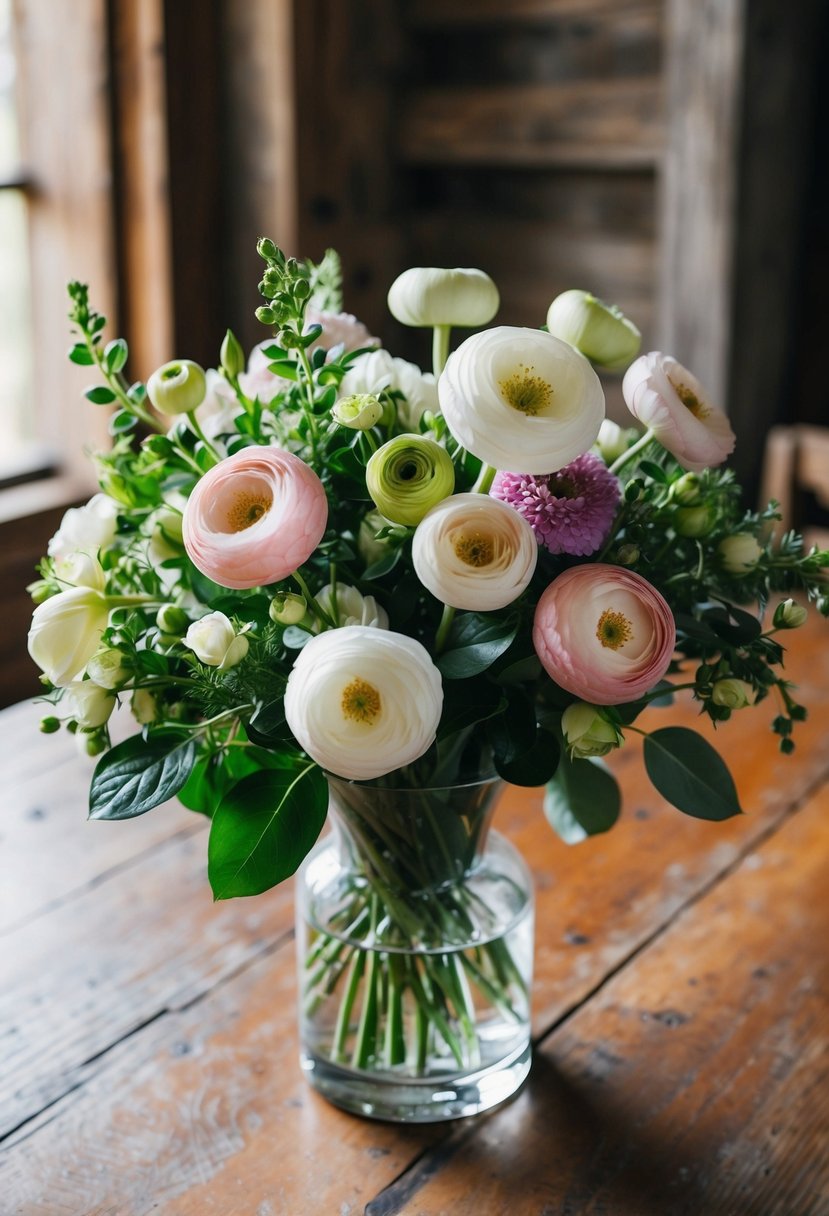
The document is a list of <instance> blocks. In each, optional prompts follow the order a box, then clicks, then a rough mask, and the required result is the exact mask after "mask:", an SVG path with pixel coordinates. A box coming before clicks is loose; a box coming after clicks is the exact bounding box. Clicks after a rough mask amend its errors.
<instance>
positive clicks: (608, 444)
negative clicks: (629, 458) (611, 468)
mask: <svg viewBox="0 0 829 1216" xmlns="http://www.w3.org/2000/svg"><path fill="white" fill-rule="evenodd" d="M638 438H639V432H638V431H637V430H636V428H635V427H632V426H627V427H621V426H619V424H618V423H617V422H614V421H613V419H612V418H603V419H602V425H601V426H600V427H599V434H598V436H597V438H596V442H595V444H594V445H593V446H594V447H595V448H597V449H598V452H599V455H600V456H601V458H602V460H603V461H604V462H605V464H607V465H611V464H613V462H614V460H618V459H619V457H620V456H621V455H622V453H623V452H626V451H627V450H628V448H629V447H630V446H631V444H633V443H635V442H636V440H637V439H638Z"/></svg>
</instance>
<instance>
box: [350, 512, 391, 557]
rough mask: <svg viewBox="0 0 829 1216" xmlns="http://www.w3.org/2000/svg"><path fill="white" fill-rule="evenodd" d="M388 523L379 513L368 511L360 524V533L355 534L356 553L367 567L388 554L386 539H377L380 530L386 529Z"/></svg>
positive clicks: (387, 541)
mask: <svg viewBox="0 0 829 1216" xmlns="http://www.w3.org/2000/svg"><path fill="white" fill-rule="evenodd" d="M388 523H389V521H388V520H387V519H386V518H385V516H383V515H381V514H380V512H379V511H369V513H368V515H366V516H364V518H363V521H362V523H361V524H360V531H359V532H358V534H357V551H358V553H359V554H360V557H361V558H362V559H363V561H364V562H365V563H366V565H367V566H371V565H373V563H374V562H378V561H379V560H380V558H381V557H384V556H385V555H386V553H388V550H389V540H388V538H387V537H386V538H384V539H382V540H378V539H377V533H378V532H379V531H380V529H381V528H385V527H388Z"/></svg>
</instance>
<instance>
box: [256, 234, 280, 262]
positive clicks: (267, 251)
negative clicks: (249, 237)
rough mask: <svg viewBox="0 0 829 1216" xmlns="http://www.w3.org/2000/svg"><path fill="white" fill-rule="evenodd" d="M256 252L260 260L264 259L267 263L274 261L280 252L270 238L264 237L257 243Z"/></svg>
mask: <svg viewBox="0 0 829 1216" xmlns="http://www.w3.org/2000/svg"><path fill="white" fill-rule="evenodd" d="M256 252H257V253H258V254H259V256H260V258H264V259H265V261H266V262H271V261H273V260H274V259H275V258H276V256H277V254H278V253H279V250H278V249H277V247H276V245H275V244H274V243H273V241H272V240H271V238H270V237H269V236H262V237H260V238H259V240H258V241H257V242H256Z"/></svg>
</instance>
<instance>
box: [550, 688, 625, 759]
mask: <svg viewBox="0 0 829 1216" xmlns="http://www.w3.org/2000/svg"><path fill="white" fill-rule="evenodd" d="M561 729H562V731H563V732H564V739H565V742H566V744H567V749H568V751H569V752H570V755H571V756H572V757H573V758H574V759H578V760H585V759H587V758H588V757H589V756H606V755H607V753H608V752H611V751H613V749H614V748H616V747H619V746H620V744H621V743H623V742H624V736H623V735H622V733H621V731H619V730H617V729H616V727H615V726H613V724H612V723H610V722H608V721H607V720H606V719H605V718H603V717H602V715H601V713H600V711H599V710H598V709H597V708H596V706H595V705H588V704H587V702H585V701H576V702H575V704H574V705H568V706H567V708H566V709H565V711H564V713H563V714H562V715H561Z"/></svg>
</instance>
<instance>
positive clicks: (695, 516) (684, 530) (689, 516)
mask: <svg viewBox="0 0 829 1216" xmlns="http://www.w3.org/2000/svg"><path fill="white" fill-rule="evenodd" d="M715 523H716V515H715V513H714V511H713V510H712V509H711V507H708V506H705V505H704V504H703V505H702V506H699V507H680V508H679V509H678V511H677V512H676V515H675V516H674V528H675V529H676V531H677V532H678V533H679V535H680V536H690V537H695V536H707V535H708V533H709V532H710V531H711V529H712V528H713V527H714V524H715Z"/></svg>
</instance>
